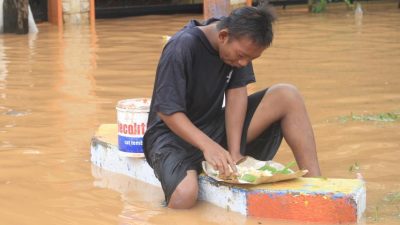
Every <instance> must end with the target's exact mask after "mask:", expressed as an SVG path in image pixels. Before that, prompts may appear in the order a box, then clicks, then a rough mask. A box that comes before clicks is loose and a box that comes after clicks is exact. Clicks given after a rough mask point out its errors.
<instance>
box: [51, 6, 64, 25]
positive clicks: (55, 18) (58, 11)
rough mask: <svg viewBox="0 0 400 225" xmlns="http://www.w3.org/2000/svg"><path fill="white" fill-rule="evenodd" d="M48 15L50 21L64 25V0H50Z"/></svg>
mask: <svg viewBox="0 0 400 225" xmlns="http://www.w3.org/2000/svg"><path fill="white" fill-rule="evenodd" d="M47 10H48V11H47V15H48V18H49V22H50V23H52V24H55V25H57V26H58V27H62V25H63V17H62V16H63V14H62V2H61V0H49V1H48V2H47Z"/></svg>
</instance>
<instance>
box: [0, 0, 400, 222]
mask: <svg viewBox="0 0 400 225" xmlns="http://www.w3.org/2000/svg"><path fill="white" fill-rule="evenodd" d="M362 4H363V17H362V23H357V22H356V21H355V16H354V12H352V11H347V10H346V9H345V6H344V5H343V7H340V6H339V7H336V8H335V7H332V8H329V11H328V12H327V13H323V14H318V15H316V14H307V13H306V12H305V11H306V10H305V7H294V6H291V7H289V8H288V10H286V11H282V10H279V11H278V13H279V16H280V19H279V21H278V22H277V24H276V27H275V30H276V39H275V40H274V43H273V46H272V47H271V48H270V49H268V50H267V51H266V52H265V54H264V55H263V56H262V57H261V58H260V59H257V60H256V61H255V62H254V67H255V71H256V77H257V83H255V84H252V85H251V86H250V88H249V90H250V91H249V92H254V91H257V90H259V89H262V88H264V87H267V86H270V85H272V84H274V83H278V82H289V83H293V84H295V85H296V86H297V87H298V88H299V89H300V90H301V92H302V93H303V95H304V98H305V100H306V104H307V106H308V110H309V113H310V117H311V120H312V124H313V127H314V129H315V135H316V140H317V145H318V149H319V158H320V161H321V169H322V171H323V174H324V176H327V177H341V178H354V177H355V171H354V168H356V170H357V171H359V172H361V173H362V175H363V176H364V178H365V180H366V181H367V193H368V194H367V196H368V197H367V201H368V202H367V215H366V222H367V223H368V224H399V223H400V211H399V207H400V206H399V204H400V200H399V199H398V198H396V196H397V195H396V194H398V193H400V179H399V176H400V172H399V170H398V169H397V167H398V159H399V156H400V141H399V138H398V137H399V135H400V129H399V122H391V123H383V122H360V121H348V122H341V121H340V120H339V119H338V118H339V117H340V116H349V115H350V114H351V113H354V114H358V115H359V114H367V113H370V114H379V113H383V112H400V106H399V105H400V104H399V103H400V92H399V90H400V77H399V72H400V29H399V27H400V10H398V9H397V8H396V1H385V3H380V4H376V3H374V2H364V1H363V2H362ZM193 17H195V18H201V15H174V16H145V17H133V18H124V19H112V20H97V24H96V29H95V30H94V29H91V28H90V27H86V26H82V27H64V32H59V30H58V29H57V27H54V26H51V25H49V24H39V29H40V31H41V32H40V33H38V34H36V35H34V36H32V35H26V36H24V35H22V36H20V35H11V34H7V35H3V36H0V137H1V138H0V146H1V147H0V154H1V155H0V156H1V157H0V166H1V170H0V209H1V210H0V218H1V221H2V224H96V225H98V224H181V223H184V224H260V223H262V224H273V225H276V224H282V223H283V224H291V223H288V222H282V221H270V220H263V219H257V218H246V217H244V216H241V215H239V214H237V213H232V212H228V211H226V210H225V209H220V208H217V207H215V206H212V205H210V204H208V203H204V202H202V203H199V204H198V205H197V206H196V207H195V208H194V209H193V210H186V211H175V210H169V209H166V208H164V207H162V205H161V202H162V199H163V194H162V192H161V190H160V189H159V188H156V187H152V186H149V185H146V184H143V183H141V182H138V181H134V180H131V179H128V178H126V177H123V176H120V175H116V174H112V173H109V172H107V171H101V170H99V169H98V168H95V167H93V166H91V163H90V161H89V158H90V153H89V146H90V139H91V137H92V135H93V134H94V132H95V130H96V128H97V127H98V126H99V124H101V123H115V122H116V114H115V105H116V102H117V101H118V100H120V99H125V98H132V97H149V96H150V95H151V92H152V87H153V81H154V74H155V72H154V71H155V69H156V65H157V61H158V58H159V54H160V52H161V48H162V36H163V35H171V34H173V33H174V32H176V31H177V30H178V29H180V27H182V26H183V25H184V24H185V23H186V22H187V20H188V19H190V18H193ZM277 160H278V161H281V162H288V161H292V155H291V153H290V151H289V148H288V147H287V146H286V145H284V146H282V150H281V151H280V152H279V154H278V156H277ZM354 165H357V166H354ZM350 168H353V171H349V170H350ZM391 193H392V194H391ZM293 224H296V223H293Z"/></svg>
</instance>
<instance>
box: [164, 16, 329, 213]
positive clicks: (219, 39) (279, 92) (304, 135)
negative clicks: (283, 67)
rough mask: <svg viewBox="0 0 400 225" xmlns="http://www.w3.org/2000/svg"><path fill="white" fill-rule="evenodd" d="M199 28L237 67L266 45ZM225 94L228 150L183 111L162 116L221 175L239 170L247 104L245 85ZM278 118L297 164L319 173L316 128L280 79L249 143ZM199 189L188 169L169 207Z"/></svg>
mask: <svg viewBox="0 0 400 225" xmlns="http://www.w3.org/2000/svg"><path fill="white" fill-rule="evenodd" d="M199 28H200V29H201V30H202V31H203V32H204V34H205V35H206V37H207V39H208V40H209V41H210V43H211V45H212V46H213V47H214V48H215V49H216V50H217V51H218V52H219V55H220V57H221V59H222V60H223V61H224V62H225V63H227V64H229V65H231V66H234V67H244V66H246V65H247V64H248V63H250V62H251V61H252V60H254V59H256V58H258V57H259V56H260V55H261V54H262V52H263V51H264V50H265V49H266V47H265V46H259V45H257V44H255V43H254V42H253V41H252V40H251V39H250V38H248V37H246V36H244V37H241V38H239V39H236V38H230V37H229V31H228V30H227V29H222V30H218V29H217V28H216V23H214V24H210V25H206V26H202V27H199ZM225 94H226V108H225V113H226V114H225V119H226V130H227V141H228V149H224V148H223V147H222V146H220V145H219V144H218V143H216V142H214V141H213V140H212V139H211V138H209V137H208V136H207V135H206V134H204V133H203V132H202V131H201V130H199V129H198V128H197V127H196V126H195V125H194V124H193V123H192V122H191V121H190V120H189V119H188V117H187V116H186V115H185V114H184V113H182V112H177V113H174V114H172V115H168V116H167V115H164V114H162V113H158V115H159V117H160V118H161V119H162V120H163V121H164V122H165V123H166V124H167V126H168V127H169V128H170V129H171V130H172V131H173V132H174V133H175V134H177V135H178V136H180V137H181V138H183V139H184V140H185V141H187V142H188V143H190V144H192V145H193V146H195V147H197V148H198V149H199V150H200V151H202V152H203V154H204V158H205V160H206V161H207V162H208V163H210V164H211V165H213V166H214V168H215V169H217V170H218V171H219V172H220V174H221V175H222V176H229V175H231V173H232V172H233V173H235V172H236V166H235V164H236V162H238V161H239V160H241V159H242V158H243V157H244V156H243V155H241V153H240V139H241V136H242V128H243V122H244V118H245V114H246V108H247V88H246V87H239V88H234V89H228V90H227V91H226V93H225ZM279 120H280V121H281V126H282V131H283V135H284V138H285V140H286V142H287V143H288V144H289V146H290V147H291V150H292V152H293V154H294V156H295V159H296V161H297V164H298V166H299V168H300V169H307V170H308V171H309V173H308V174H307V176H311V177H312V176H314V177H315V176H320V175H321V173H320V169H319V164H318V159H317V153H316V145H315V140H314V134H313V131H312V127H311V124H310V121H309V118H308V114H307V111H306V108H305V106H304V102H303V99H302V97H301V96H300V94H299V93H298V91H297V89H296V88H295V87H293V86H292V85H288V84H279V85H274V86H272V87H270V88H269V89H268V91H267V92H266V94H265V95H264V97H263V99H262V100H261V102H260V104H259V106H258V107H257V109H256V111H255V113H254V115H253V118H252V120H251V122H250V125H249V129H248V131H247V138H248V139H247V141H248V142H251V141H252V140H254V139H255V138H257V137H258V136H259V135H260V134H261V133H262V132H263V131H264V130H265V129H267V128H268V127H269V126H270V125H271V124H272V123H274V122H276V121H279ZM230 168H231V169H232V170H231V169H230ZM197 193H198V180H197V173H196V171H194V170H189V171H188V172H187V176H186V177H185V178H184V179H183V180H182V182H181V183H180V184H178V186H177V188H176V189H175V191H174V193H173V194H172V196H171V199H170V202H169V204H168V207H170V208H178V209H185V208H190V207H192V206H193V205H194V204H195V203H196V200H197Z"/></svg>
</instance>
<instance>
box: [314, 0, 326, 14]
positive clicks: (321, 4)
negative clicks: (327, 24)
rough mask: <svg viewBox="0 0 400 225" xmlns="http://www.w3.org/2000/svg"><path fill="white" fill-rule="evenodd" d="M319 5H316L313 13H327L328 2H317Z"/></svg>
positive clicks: (324, 0)
mask: <svg viewBox="0 0 400 225" xmlns="http://www.w3.org/2000/svg"><path fill="white" fill-rule="evenodd" d="M317 1H318V3H316V4H315V3H314V4H313V6H312V12H313V13H321V12H323V11H325V9H326V5H327V4H328V2H327V0H317Z"/></svg>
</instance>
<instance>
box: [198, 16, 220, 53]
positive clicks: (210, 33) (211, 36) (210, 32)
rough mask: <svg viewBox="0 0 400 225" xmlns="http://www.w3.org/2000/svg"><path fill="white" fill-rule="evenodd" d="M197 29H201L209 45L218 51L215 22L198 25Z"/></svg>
mask: <svg viewBox="0 0 400 225" xmlns="http://www.w3.org/2000/svg"><path fill="white" fill-rule="evenodd" d="M199 29H200V30H201V31H203V33H204V34H205V35H206V37H207V39H208V41H209V42H210V44H211V46H212V47H213V48H214V49H215V50H216V51H218V49H219V46H218V33H219V32H218V30H217V23H212V24H208V25H205V26H199Z"/></svg>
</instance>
